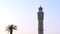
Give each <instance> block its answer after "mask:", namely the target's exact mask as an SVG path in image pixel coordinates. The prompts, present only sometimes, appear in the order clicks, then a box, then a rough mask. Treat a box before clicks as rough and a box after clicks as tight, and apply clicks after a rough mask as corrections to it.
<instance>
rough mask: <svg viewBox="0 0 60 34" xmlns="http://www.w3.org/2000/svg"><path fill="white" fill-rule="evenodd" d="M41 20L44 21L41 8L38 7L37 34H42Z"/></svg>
mask: <svg viewBox="0 0 60 34" xmlns="http://www.w3.org/2000/svg"><path fill="white" fill-rule="evenodd" d="M43 19H44V12H43V8H42V7H39V12H38V34H43Z"/></svg>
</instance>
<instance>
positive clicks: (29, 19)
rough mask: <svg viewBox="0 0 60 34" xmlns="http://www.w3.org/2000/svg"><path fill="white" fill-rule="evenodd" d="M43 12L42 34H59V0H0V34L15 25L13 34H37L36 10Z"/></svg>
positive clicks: (3, 33) (5, 33)
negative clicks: (9, 26)
mask: <svg viewBox="0 0 60 34" xmlns="http://www.w3.org/2000/svg"><path fill="white" fill-rule="evenodd" d="M40 6H42V7H43V12H44V34H60V27H59V26H60V18H59V17H60V0H0V34H9V33H8V32H7V31H5V29H6V26H8V25H9V24H14V25H17V31H14V32H13V34H38V19H37V18H38V17H37V12H38V8H39V7H40Z"/></svg>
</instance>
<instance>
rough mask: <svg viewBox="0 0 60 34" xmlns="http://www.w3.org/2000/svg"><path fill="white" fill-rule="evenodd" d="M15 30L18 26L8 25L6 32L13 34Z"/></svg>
mask: <svg viewBox="0 0 60 34" xmlns="http://www.w3.org/2000/svg"><path fill="white" fill-rule="evenodd" d="M13 29H14V30H16V29H17V28H16V26H14V25H8V27H7V29H6V30H7V31H8V32H10V34H12V32H13Z"/></svg>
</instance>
